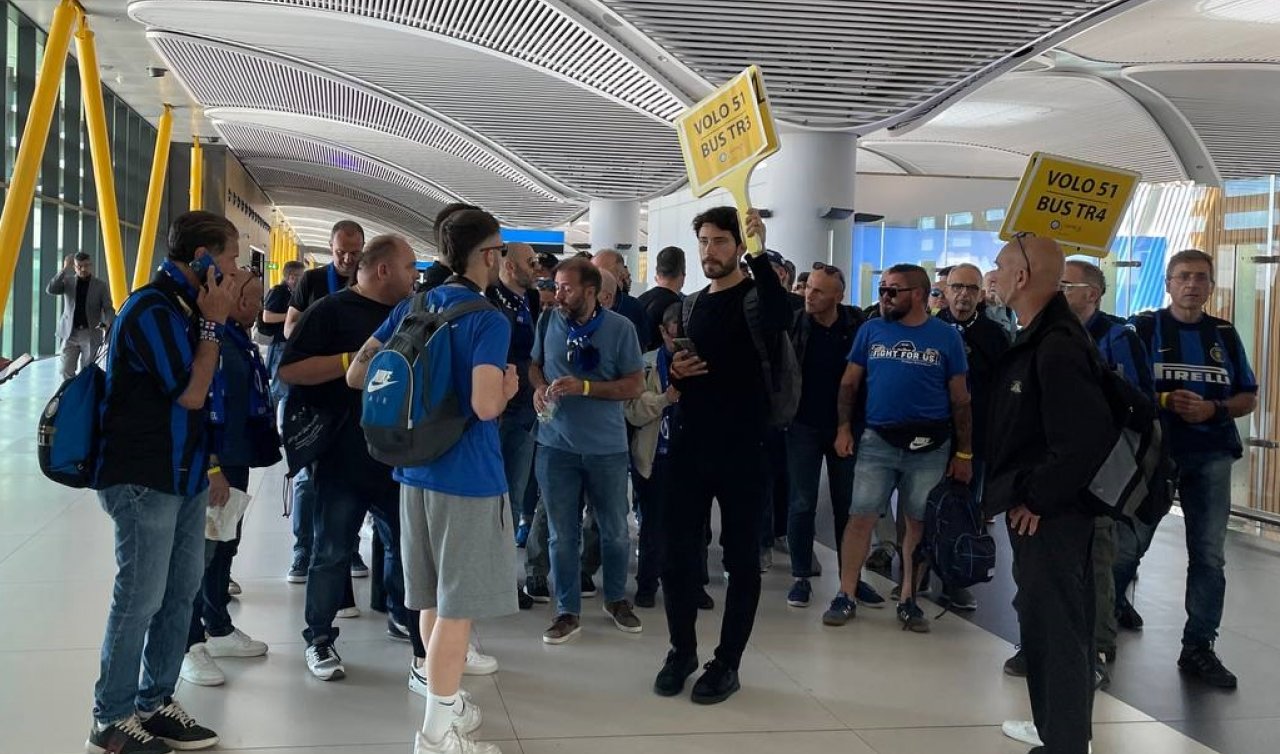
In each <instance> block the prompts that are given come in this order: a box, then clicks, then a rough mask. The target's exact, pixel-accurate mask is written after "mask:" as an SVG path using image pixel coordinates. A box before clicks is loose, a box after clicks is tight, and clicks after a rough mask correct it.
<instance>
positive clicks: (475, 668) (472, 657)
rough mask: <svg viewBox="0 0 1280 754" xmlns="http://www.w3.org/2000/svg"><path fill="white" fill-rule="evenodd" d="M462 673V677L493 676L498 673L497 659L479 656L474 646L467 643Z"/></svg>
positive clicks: (478, 651) (489, 656)
mask: <svg viewBox="0 0 1280 754" xmlns="http://www.w3.org/2000/svg"><path fill="white" fill-rule="evenodd" d="M462 672H463V674H464V675H493V674H494V673H496V672H498V658H496V657H493V656H491V655H484V654H480V650H479V649H476V645H474V644H471V643H468V644H467V666H466V668H464V669H463V671H462Z"/></svg>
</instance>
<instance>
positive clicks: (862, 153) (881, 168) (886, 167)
mask: <svg viewBox="0 0 1280 754" xmlns="http://www.w3.org/2000/svg"><path fill="white" fill-rule="evenodd" d="M857 160H858V172H859V173H892V174H894V175H902V174H905V173H906V172H907V171H906V169H905V168H903V167H902V166H901V165H899V164H898V163H896V162H894V161H893V160H890V159H889V158H888V157H885V156H884V155H882V154H879V153H877V152H874V151H872V150H870V149H863V147H862V144H861V143H859V146H858V156H857Z"/></svg>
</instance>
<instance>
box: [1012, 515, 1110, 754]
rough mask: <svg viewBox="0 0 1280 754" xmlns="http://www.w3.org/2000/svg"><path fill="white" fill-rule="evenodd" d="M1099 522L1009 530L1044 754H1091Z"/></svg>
mask: <svg viewBox="0 0 1280 754" xmlns="http://www.w3.org/2000/svg"><path fill="white" fill-rule="evenodd" d="M1093 523H1094V522H1093V517H1092V516H1089V515H1086V514H1083V513H1069V514H1066V515H1061V516H1055V517H1053V518H1046V519H1041V520H1040V528H1039V530H1038V531H1037V532H1036V533H1035V534H1034V535H1031V536H1020V535H1018V534H1017V533H1015V532H1014V531H1013V530H1012V529H1010V530H1009V542H1010V544H1011V545H1012V547H1013V577H1014V580H1015V581H1016V582H1017V585H1018V594H1017V596H1016V597H1015V598H1014V601H1013V604H1014V607H1015V608H1016V609H1017V611H1018V624H1019V627H1020V629H1021V633H1022V652H1023V654H1024V655H1025V656H1026V659H1027V692H1028V694H1029V695H1030V697H1031V714H1032V716H1033V717H1034V718H1035V723H1036V728H1037V730H1039V732H1040V739H1041V740H1042V741H1044V745H1045V752H1046V754H1086V752H1088V751H1089V739H1090V738H1092V732H1091V731H1092V729H1091V723H1092V718H1093V673H1094V662H1095V659H1096V653H1095V650H1094V647H1093V620H1094V591H1093V565H1092V549H1093Z"/></svg>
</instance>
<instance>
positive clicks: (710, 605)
mask: <svg viewBox="0 0 1280 754" xmlns="http://www.w3.org/2000/svg"><path fill="white" fill-rule="evenodd" d="M698 609H699V610H715V609H716V601H715V599H714V598H712V596H711V595H710V594H707V590H706V588H705V587H704V588H703V590H702V594H700V595H698Z"/></svg>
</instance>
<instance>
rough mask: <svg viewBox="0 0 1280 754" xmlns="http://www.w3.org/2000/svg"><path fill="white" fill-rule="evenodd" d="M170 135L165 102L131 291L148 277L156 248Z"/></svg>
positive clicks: (169, 112) (170, 113)
mask: <svg viewBox="0 0 1280 754" xmlns="http://www.w3.org/2000/svg"><path fill="white" fill-rule="evenodd" d="M172 134H173V108H172V107H170V106H169V105H165V106H164V112H163V113H161V115H160V123H159V126H158V128H157V129H156V153H155V156H154V157H153V158H152V159H151V183H150V185H149V186H148V187H147V207H146V210H145V211H144V212H143V214H142V235H141V237H140V238H139V240H138V259H137V262H136V264H135V265H134V267H133V290H135V291H136V290H138V289H139V288H141V287H142V286H144V285H146V284H147V281H149V280H150V279H151V255H152V252H154V251H155V248H156V231H157V230H158V229H159V227H160V200H161V198H162V197H163V195H164V177H165V175H166V174H168V172H169V138H170V136H171V135H172Z"/></svg>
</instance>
